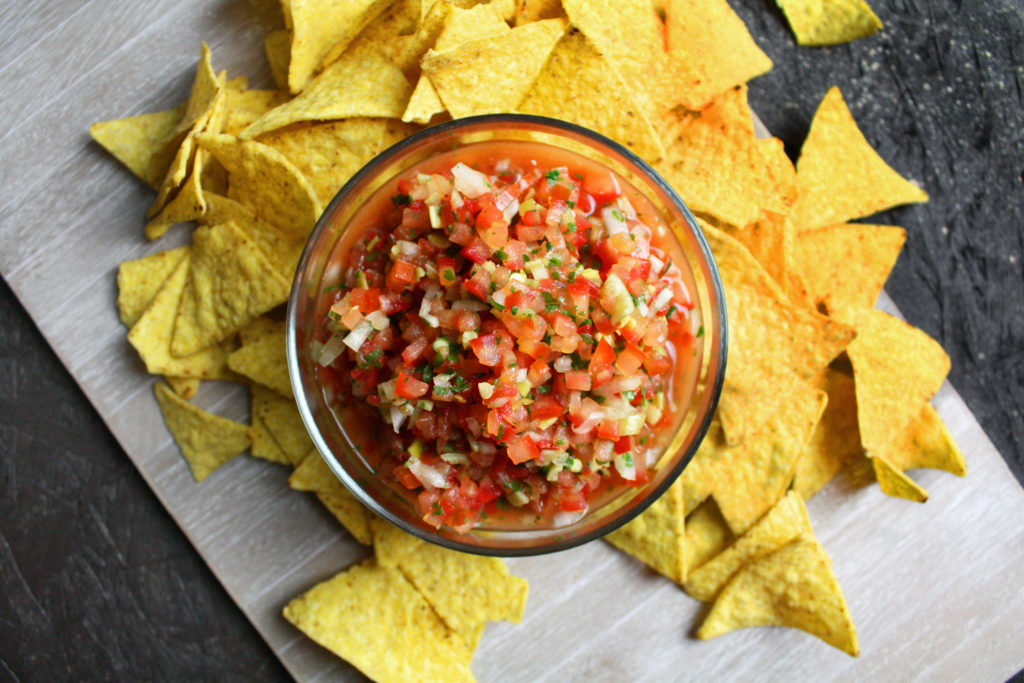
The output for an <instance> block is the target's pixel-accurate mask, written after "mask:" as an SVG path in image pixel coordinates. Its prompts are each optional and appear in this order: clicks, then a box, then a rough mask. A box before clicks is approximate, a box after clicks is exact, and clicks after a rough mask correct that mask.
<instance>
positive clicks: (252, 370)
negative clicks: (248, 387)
mask: <svg viewBox="0 0 1024 683" xmlns="http://www.w3.org/2000/svg"><path fill="white" fill-rule="evenodd" d="M228 367H229V368H231V369H232V370H233V371H235V372H237V373H238V374H239V375H242V376H243V377H248V378H249V379H251V380H252V381H254V382H258V383H259V384H262V385H264V386H266V387H270V388H271V389H273V390H274V391H277V392H278V393H280V394H282V395H284V396H292V395H293V394H292V383H291V379H290V378H289V376H288V359H287V358H286V357H285V343H284V332H283V331H282V332H281V333H280V334H267V335H263V336H262V337H260V338H259V339H256V340H254V341H251V342H250V343H248V344H243V345H242V346H240V347H239V348H238V349H237V350H235V351H233V352H232V353H231V355H230V356H228Z"/></svg>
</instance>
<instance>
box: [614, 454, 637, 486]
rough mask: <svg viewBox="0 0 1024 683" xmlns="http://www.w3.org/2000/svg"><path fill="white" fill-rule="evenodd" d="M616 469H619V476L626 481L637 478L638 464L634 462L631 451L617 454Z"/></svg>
mask: <svg viewBox="0 0 1024 683" xmlns="http://www.w3.org/2000/svg"><path fill="white" fill-rule="evenodd" d="M615 469H617V470H618V471H619V476H620V477H622V478H623V479H625V480H626V481H633V480H635V479H636V465H635V464H634V463H633V456H632V455H631V454H630V453H620V454H619V455H616V456H615Z"/></svg>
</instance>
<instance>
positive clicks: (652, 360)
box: [644, 354, 672, 377]
mask: <svg viewBox="0 0 1024 683" xmlns="http://www.w3.org/2000/svg"><path fill="white" fill-rule="evenodd" d="M671 369H672V360H671V359H670V358H669V357H668V356H667V355H661V356H655V355H654V354H647V356H646V357H645V358H644V370H646V371H647V374H648V375H651V376H652V377H656V376H657V375H660V374H662V373H665V372H668V371H669V370H671Z"/></svg>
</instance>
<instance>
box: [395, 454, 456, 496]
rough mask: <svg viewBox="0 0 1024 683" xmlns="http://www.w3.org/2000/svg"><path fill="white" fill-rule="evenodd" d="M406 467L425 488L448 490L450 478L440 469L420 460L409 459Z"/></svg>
mask: <svg viewBox="0 0 1024 683" xmlns="http://www.w3.org/2000/svg"><path fill="white" fill-rule="evenodd" d="M405 465H406V467H408V468H409V471H410V472H412V473H413V476H415V477H416V478H417V479H419V480H420V483H421V484H423V485H424V486H427V487H430V488H434V489H446V488H448V478H447V477H446V476H445V475H444V473H443V472H441V470H440V469H438V468H436V467H431V466H430V465H425V464H424V463H423V461H422V460H420V459H419V458H409V459H408V460H407V461H406V462H405Z"/></svg>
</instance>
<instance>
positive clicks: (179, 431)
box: [154, 382, 249, 481]
mask: <svg viewBox="0 0 1024 683" xmlns="http://www.w3.org/2000/svg"><path fill="white" fill-rule="evenodd" d="M154 391H155V392H156V400H157V402H158V403H159V404H160V412H162V413H163V415H164V422H166V423H167V428H168V429H169V430H170V432H171V435H172V436H173V437H174V441H175V443H177V444H178V448H180V449H181V454H182V455H184V456H185V459H186V460H188V464H189V466H190V467H191V468H192V476H194V477H195V478H196V481H202V480H203V479H205V478H206V477H207V476H208V475H209V474H210V473H211V472H213V471H214V470H215V469H217V468H218V467H220V466H221V465H223V464H224V463H226V462H227V461H228V460H230V459H231V458H233V457H235V456H236V455H238V454H239V453H241V452H242V451H244V450H245V449H246V448H248V447H249V430H248V429H247V428H246V426H245V425H243V424H238V423H237V422H233V421H231V420H228V419H225V418H223V417H219V416H217V415H213V414H211V413H208V412H206V411H205V410H200V409H199V408H197V407H195V406H194V405H192V404H191V403H189V402H188V401H186V400H185V399H183V398H180V397H178V396H177V395H175V393H174V392H173V391H171V389H170V387H168V386H167V385H166V384H164V383H163V382H158V383H157V384H156V385H155V387H154Z"/></svg>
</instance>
